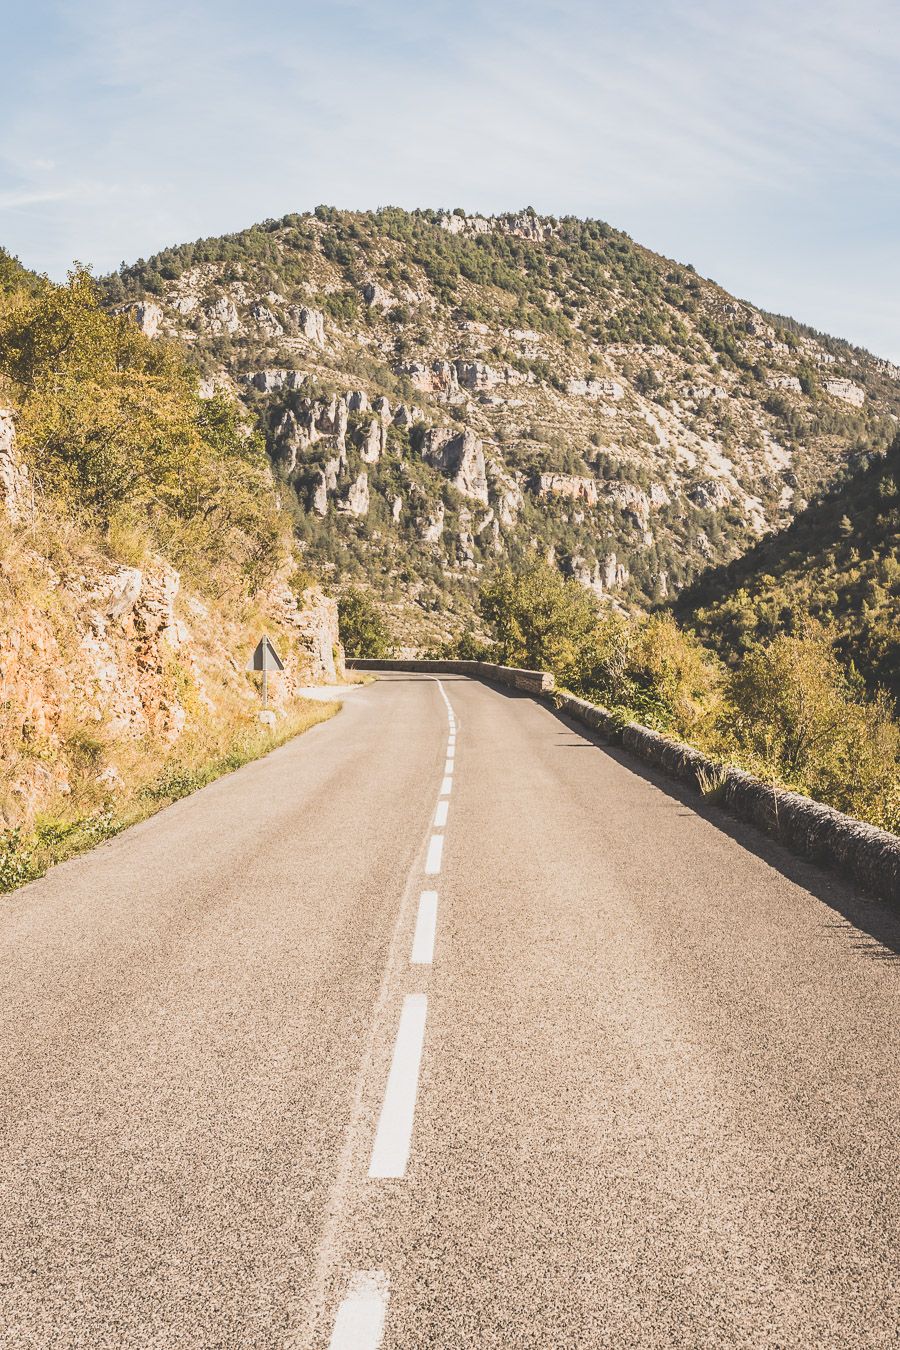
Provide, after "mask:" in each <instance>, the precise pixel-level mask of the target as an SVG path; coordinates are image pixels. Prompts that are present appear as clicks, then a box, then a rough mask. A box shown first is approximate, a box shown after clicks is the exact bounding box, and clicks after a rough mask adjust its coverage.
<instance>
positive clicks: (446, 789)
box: [440, 773, 453, 797]
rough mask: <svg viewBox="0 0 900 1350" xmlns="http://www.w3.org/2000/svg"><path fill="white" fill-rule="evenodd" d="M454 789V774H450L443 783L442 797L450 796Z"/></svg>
mask: <svg viewBox="0 0 900 1350" xmlns="http://www.w3.org/2000/svg"><path fill="white" fill-rule="evenodd" d="M452 787H453V774H452V773H451V774H448V775H447V777H446V778H445V779H444V781H443V783H441V792H440V795H441V796H442V797H447V796H449V794H450V791H451V789H452Z"/></svg>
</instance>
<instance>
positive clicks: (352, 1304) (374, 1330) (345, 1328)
mask: <svg viewBox="0 0 900 1350" xmlns="http://www.w3.org/2000/svg"><path fill="white" fill-rule="evenodd" d="M387 1302H388V1278H387V1276H386V1275H385V1273H384V1271H383V1270H358V1271H357V1272H356V1274H355V1275H353V1276H351V1279H350V1285H349V1288H348V1289H347V1293H346V1295H345V1297H344V1299H343V1301H342V1303H341V1306H340V1307H339V1308H338V1310H337V1317H336V1318H335V1322H334V1331H333V1332H332V1333H331V1340H330V1341H329V1343H328V1345H329V1350H378V1346H379V1345H380V1344H381V1339H382V1337H383V1336H384V1318H385V1313H386V1312H387Z"/></svg>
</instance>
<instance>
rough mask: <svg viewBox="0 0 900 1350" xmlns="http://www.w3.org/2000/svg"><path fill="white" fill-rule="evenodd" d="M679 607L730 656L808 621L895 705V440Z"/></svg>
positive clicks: (898, 571) (899, 558) (899, 657)
mask: <svg viewBox="0 0 900 1350" xmlns="http://www.w3.org/2000/svg"><path fill="white" fill-rule="evenodd" d="M675 612H676V614H677V615H678V617H679V618H680V619H681V620H682V621H683V622H687V623H689V624H690V625H691V626H692V627H693V628H695V629H696V630H697V631H698V632H700V634H701V635H702V636H703V637H704V638H705V639H707V640H708V641H710V642H711V643H712V644H714V645H715V646H716V647H717V648H718V649H719V651H721V652H723V653H724V654H725V655H726V657H728V658H730V659H732V660H735V659H736V658H738V657H740V656H742V655H743V654H744V653H745V652H746V651H747V650H748V648H749V647H750V646H751V645H752V644H753V643H755V642H770V641H771V640H772V638H774V637H775V636H776V635H777V634H779V633H794V632H798V631H801V630H802V628H803V626H804V623H805V621H806V620H807V619H809V618H812V619H815V620H818V621H819V622H820V623H822V624H824V625H826V626H827V628H828V629H829V630H832V631H834V632H835V633H836V635H837V650H838V652H839V654H840V655H841V656H842V657H843V659H844V662H845V664H847V665H850V664H852V665H853V667H855V669H856V670H857V671H858V672H859V673H860V675H861V676H862V677H863V679H864V680H865V681H866V683H867V685H868V686H869V688H870V689H875V688H878V687H882V688H885V689H887V690H888V691H889V692H890V694H891V695H892V696H893V698H894V700H895V703H896V706H897V707H898V708H900V628H898V624H897V616H898V615H900V437H898V438H897V440H895V442H894V444H893V445H892V447H891V448H890V450H889V451H888V453H887V455H885V456H883V457H882V456H880V455H879V456H876V457H873V459H872V461H871V462H870V463H865V464H863V465H861V466H860V467H859V468H858V469H857V470H856V472H855V473H853V474H851V475H850V477H849V478H848V479H847V480H846V481H844V482H841V483H839V484H837V485H835V486H834V488H833V490H832V491H831V492H829V493H827V494H826V495H825V496H824V497H823V498H822V499H821V500H818V501H815V502H813V503H811V504H810V505H809V506H808V507H807V508H806V510H805V511H802V512H801V513H800V514H799V515H798V516H797V517H796V518H795V519H794V520H793V521H792V522H791V524H790V526H789V527H788V528H787V529H785V530H783V531H780V532H777V533H775V534H771V535H768V536H766V537H765V538H764V539H762V540H760V542H759V543H758V544H756V546H755V547H754V548H752V549H751V550H750V551H749V552H748V553H746V554H744V555H743V556H742V557H740V558H737V559H736V560H735V561H734V562H732V563H730V564H728V565H725V566H722V567H719V568H713V569H710V570H709V571H708V572H705V573H703V574H702V575H701V576H700V577H698V578H697V580H696V581H695V582H694V583H693V584H692V585H691V586H689V587H688V588H687V589H686V590H684V591H683V592H682V593H681V595H680V596H679V597H678V600H677V602H676V604H675Z"/></svg>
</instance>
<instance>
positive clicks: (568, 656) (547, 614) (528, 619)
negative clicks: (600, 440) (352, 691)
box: [452, 563, 900, 830]
mask: <svg viewBox="0 0 900 1350" xmlns="http://www.w3.org/2000/svg"><path fill="white" fill-rule="evenodd" d="M481 612H482V615H483V617H484V619H485V620H486V622H487V624H488V626H489V628H490V630H491V635H492V638H493V645H492V647H491V648H490V650H489V652H485V651H484V649H483V648H482V649H481V650H479V649H478V647H477V646H476V645H475V644H472V655H473V656H476V659H479V658H484V657H486V659H489V660H494V661H500V662H503V663H505V664H509V665H518V666H527V667H531V668H535V669H540V670H550V671H552V672H553V673H554V674H555V675H556V678H557V681H558V682H559V683H560V684H561V685H562V686H564V687H566V688H569V689H571V690H573V691H574V692H576V693H579V694H582V695H584V696H585V697H587V698H589V699H591V700H593V701H595V702H598V703H601V704H603V705H605V706H606V707H608V708H609V709H610V710H611V711H612V712H613V714H614V715H615V716H616V717H617V718H618V720H619V721H620V722H621V723H624V722H626V721H628V720H639V721H641V722H643V723H644V724H645V725H649V726H652V727H654V728H655V729H656V730H659V731H663V732H668V733H671V734H674V735H676V736H678V737H680V738H682V739H684V740H687V741H689V742H691V743H692V744H694V745H697V746H699V747H700V748H702V749H705V750H707V751H710V752H712V753H714V754H716V755H717V756H719V757H721V758H729V759H733V760H735V761H737V762H738V763H741V764H743V765H744V766H745V767H747V768H748V769H751V770H752V771H753V772H755V773H757V774H759V775H761V776H762V777H765V778H768V779H770V780H772V781H774V782H777V783H780V784H782V785H784V786H787V787H791V788H795V789H797V790H799V791H801V792H805V793H807V794H809V795H810V796H813V797H815V798H816V799H817V800H819V801H822V802H825V803H828V804H830V805H832V806H836V807H837V808H838V809H839V810H842V811H846V812H849V813H850V814H851V815H854V816H857V817H858V818H860V819H863V820H869V821H872V822H873V823H874V824H876V825H881V826H882V827H884V828H886V829H892V830H897V829H898V828H900V758H898V757H900V727H898V725H897V724H896V722H894V721H893V720H892V718H891V710H890V706H889V704H888V701H887V700H886V698H885V697H884V696H877V697H876V698H875V699H873V700H867V699H866V698H865V697H864V696H863V694H862V692H861V688H860V685H859V681H858V680H856V681H855V682H854V681H853V680H852V679H850V678H848V676H847V674H846V672H845V671H844V669H843V668H842V666H841V664H840V662H839V661H838V660H837V658H836V656H835V654H834V651H833V649H832V643H831V640H830V636H829V634H828V633H827V632H826V631H825V630H824V629H822V628H821V627H818V626H816V625H809V624H807V626H806V629H805V631H804V632H803V633H801V634H798V635H796V636H790V637H789V636H785V635H781V636H778V637H776V638H775V639H774V641H772V642H771V643H769V644H757V645H756V646H754V647H752V648H751V649H750V650H749V651H748V652H747V653H746V654H745V655H744V657H743V659H742V660H741V661H740V663H739V664H738V665H737V666H736V667H735V669H734V670H733V671H732V672H731V673H730V674H727V673H726V670H725V668H724V666H723V665H722V663H721V662H720V661H719V660H718V659H717V658H716V656H715V655H714V654H713V653H712V652H710V651H709V650H707V649H706V648H704V647H703V646H702V645H701V644H700V642H699V641H698V640H697V638H696V637H694V636H693V635H692V634H691V633H688V632H684V631H683V630H682V629H680V628H679V627H678V625H677V624H676V623H675V622H674V620H673V619H672V618H671V617H669V616H667V615H655V616H652V617H651V618H649V619H640V618H629V617H626V616H625V615H622V614H619V613H617V612H615V611H612V610H605V611H602V612H601V611H598V609H597V607H596V605H595V604H594V603H593V602H592V600H591V599H590V597H589V596H588V594H587V593H586V592H585V591H583V590H582V589H581V588H580V587H579V586H577V584H576V583H574V582H571V581H566V580H564V579H563V578H562V577H561V576H560V574H559V573H558V572H557V571H556V570H555V569H554V568H551V567H549V566H547V564H545V563H538V564H534V565H532V566H530V567H528V568H527V569H525V570H523V571H521V572H519V573H513V572H511V571H509V570H506V571H504V572H501V573H500V574H499V575H498V576H497V577H496V578H495V579H494V580H493V581H492V582H490V583H489V584H487V585H486V586H484V587H483V588H482V590H481ZM464 647H466V644H465V642H464V641H460V642H457V643H456V644H455V647H454V649H453V651H452V654H453V655H456V656H463V655H468V650H465V651H464ZM705 790H706V791H707V792H708V793H709V795H711V796H714V795H715V792H716V791H717V782H716V781H711V782H710V783H709V784H707V787H706V789H705Z"/></svg>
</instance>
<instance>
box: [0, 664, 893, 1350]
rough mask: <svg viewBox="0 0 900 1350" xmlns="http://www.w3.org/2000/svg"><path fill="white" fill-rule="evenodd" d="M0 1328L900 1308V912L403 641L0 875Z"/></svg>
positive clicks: (44, 1331) (182, 1327) (685, 1325)
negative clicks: (143, 814) (169, 797)
mask: <svg viewBox="0 0 900 1350" xmlns="http://www.w3.org/2000/svg"><path fill="white" fill-rule="evenodd" d="M0 947H2V958H0V959H2V976H0V979H2V991H0V1094H2V1101H0V1109H2V1133H0V1345H2V1347H3V1348H4V1350H8V1348H10V1347H16V1350H18V1347H42V1348H43V1347H53V1348H54V1350H56V1348H57V1347H58V1348H59V1350H63V1348H65V1350H68V1347H76V1346H77V1347H88V1348H89V1350H106V1347H151V1346H152V1347H165V1348H166V1350H171V1348H172V1347H190V1348H193V1347H204V1350H212V1348H213V1347H216V1348H221V1347H294V1348H295V1350H307V1348H311V1347H315V1348H316V1350H374V1347H376V1346H378V1345H382V1346H384V1347H386V1350H424V1348H426V1347H427V1348H428V1350H431V1347H435V1348H439V1350H461V1348H464V1347H473V1350H480V1348H481V1347H497V1348H498V1350H500V1348H501V1347H502V1350H512V1348H513V1347H536V1348H537V1347H540V1348H541V1350H553V1348H554V1347H595V1346H596V1347H615V1348H616V1350H623V1348H627V1347H685V1350H688V1348H690V1350H698V1348H700V1347H704V1348H705V1347H709V1348H710V1350H713V1348H715V1350H723V1347H732V1346H747V1347H779V1350H781V1348H782V1347H797V1346H804V1347H817V1348H818V1347H861V1346H865V1347H872V1346H897V1344H898V1342H900V1278H898V1277H900V1256H898V1232H900V1169H898V1151H900V1143H898V1140H900V1109H898V1108H900V1086H898V1084H900V1031H898V1016H897V1014H898V1005H900V999H898V991H900V958H898V956H897V952H898V951H900V922H898V921H897V917H896V916H895V915H892V913H891V912H890V911H889V910H887V909H886V908H884V907H882V906H880V905H878V904H876V903H874V902H868V901H866V900H865V899H864V898H862V897H861V896H859V895H856V894H854V892H853V891H852V890H850V889H849V888H847V887H845V886H843V884H841V883H839V882H837V881H835V880H834V879H831V878H828V877H826V876H825V875H824V874H823V873H821V872H819V871H817V870H816V869H815V868H813V867H811V866H808V865H806V864H803V863H800V862H798V861H796V860H793V859H791V858H790V857H789V856H788V855H787V854H785V853H783V852H782V851H781V850H780V849H779V848H778V847H777V846H776V845H774V844H772V843H770V842H768V841H764V840H762V839H761V838H760V837H759V836H758V835H756V834H754V833H753V831H751V830H750V829H749V828H748V829H745V828H744V827H742V826H739V825H736V824H734V823H733V822H730V821H729V820H728V818H727V817H725V816H722V815H719V814H718V813H717V812H716V811H715V809H714V808H706V809H704V808H701V807H699V806H698V803H697V799H696V798H689V797H686V796H683V795H682V794H681V792H680V789H677V788H674V787H672V786H671V785H668V784H666V783H665V781H664V780H661V779H658V778H656V777H655V776H654V775H653V774H651V773H649V771H645V770H644V769H642V768H640V767H639V766H637V765H636V764H635V763H633V762H631V761H629V760H628V758H627V757H626V756H624V755H620V754H618V753H617V752H613V751H609V750H606V749H603V748H601V747H600V746H598V745H596V744H594V743H592V741H591V740H590V739H589V738H588V737H587V736H586V735H584V734H583V733H582V732H581V731H578V730H575V729H574V728H573V727H572V725H570V724H568V723H566V722H565V721H563V720H561V719H560V718H559V717H557V716H555V715H554V714H553V713H552V712H551V711H550V710H549V709H547V708H545V707H543V706H541V705H539V704H537V703H535V702H533V701H532V700H530V699H528V698H526V697H520V696H517V695H515V694H512V693H510V692H502V691H500V690H497V689H493V688H490V687H487V686H485V685H482V684H479V683H476V682H473V681H469V680H465V679H459V678H449V677H448V678H444V679H443V680H441V681H437V680H435V679H433V678H427V677H417V676H410V675H396V676H386V677H384V678H382V679H380V680H379V681H378V682H377V683H375V684H372V685H370V686H368V687H366V688H362V689H359V690H357V691H355V692H354V693H352V694H351V695H349V697H348V699H347V701H346V704H345V707H344V709H343V711H342V712H341V713H340V714H339V715H338V716H337V717H336V718H334V719H333V720H332V721H331V722H328V723H326V724H323V725H321V726H318V727H316V728H315V729H313V730H312V731H310V732H309V733H307V734H306V735H304V736H302V737H300V738H299V739H298V740H296V741H294V742H293V743H291V744H289V745H287V746H285V747H283V748H282V749H280V750H277V751H275V752H274V753H273V754H272V755H270V756H268V757H267V758H266V759H264V760H260V761H258V762H256V763H255V764H251V765H248V766H247V767H246V768H244V769H241V770H240V771H239V772H237V773H235V774H233V775H231V776H230V777H228V778H224V779H221V780H220V781H219V782H217V783H214V784H212V785H211V786H210V787H208V788H206V789H204V790H203V791H202V792H198V793H197V794H195V795H194V796H192V797H190V798H187V799H185V800H184V801H182V802H179V803H177V804H176V805H174V806H172V807H170V808H169V809H167V810H165V811H163V812H161V813H160V814H159V815H157V816H156V817H154V818H153V819H152V820H149V821H146V822H145V823H143V824H141V825H138V826H137V827H136V828H134V829H131V830H129V831H128V832H127V833H125V834H123V835H121V836H120V837H118V838H117V839H115V840H112V841H111V842H109V843H107V844H105V845H103V846H102V847H101V848H98V849H97V850H96V851H95V852H93V853H91V854H89V855H86V856H85V857H83V858H80V859H77V860H75V861H72V862H69V863H66V864H64V865H63V866H60V867H58V868H56V869H55V870H54V871H53V872H51V873H50V874H49V875H48V876H47V877H46V878H44V879H43V880H41V881H39V882H35V883H33V884H32V885H30V886H28V887H26V888H25V889H23V890H21V891H19V892H17V893H16V894H15V895H13V896H10V897H7V898H6V899H5V900H0Z"/></svg>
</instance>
